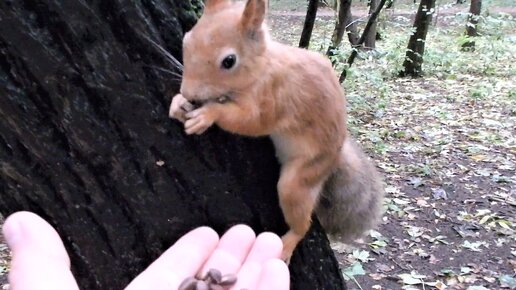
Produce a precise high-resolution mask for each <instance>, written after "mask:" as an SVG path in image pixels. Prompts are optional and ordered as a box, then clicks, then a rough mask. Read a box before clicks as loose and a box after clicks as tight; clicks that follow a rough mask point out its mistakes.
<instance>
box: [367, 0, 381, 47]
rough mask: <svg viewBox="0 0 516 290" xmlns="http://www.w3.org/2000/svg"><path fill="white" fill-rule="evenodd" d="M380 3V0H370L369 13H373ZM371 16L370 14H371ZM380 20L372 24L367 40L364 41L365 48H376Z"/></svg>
mask: <svg viewBox="0 0 516 290" xmlns="http://www.w3.org/2000/svg"><path fill="white" fill-rule="evenodd" d="M377 4H378V0H370V2H369V5H370V6H369V15H371V14H373V12H374V11H375V10H376V6H377ZM369 17H370V16H369ZM377 23H378V21H376V20H375V21H374V22H373V24H372V25H371V29H370V30H369V32H368V33H367V35H366V38H365V42H364V49H365V50H374V49H375V48H376V27H377Z"/></svg>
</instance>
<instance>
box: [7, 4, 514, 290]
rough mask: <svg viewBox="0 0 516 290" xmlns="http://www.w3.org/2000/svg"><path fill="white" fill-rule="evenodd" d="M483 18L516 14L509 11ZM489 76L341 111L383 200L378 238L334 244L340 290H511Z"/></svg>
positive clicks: (395, 86)
mask: <svg viewBox="0 0 516 290" xmlns="http://www.w3.org/2000/svg"><path fill="white" fill-rule="evenodd" d="M466 11H467V6H466V5H462V6H459V7H455V6H453V7H452V6H450V7H448V8H446V7H441V8H440V12H439V13H441V14H440V15H441V16H442V17H443V18H442V19H444V18H445V16H446V15H454V14H456V13H461V12H466ZM491 11H494V12H503V13H508V14H512V15H513V16H516V7H509V8H496V9H491ZM389 13H390V14H389ZM366 14H367V12H366V10H365V9H362V10H360V9H359V10H356V11H354V15H355V16H357V17H362V16H365V15H366ZM387 14H388V18H389V19H391V20H394V19H397V17H399V16H402V17H410V16H411V15H412V14H413V13H412V12H411V11H408V10H402V9H399V10H397V11H396V10H394V12H388V13H387ZM332 15H333V12H332V11H330V10H323V11H322V12H321V13H320V16H321V17H323V18H331V16H332ZM361 15H362V16H361ZM439 17H440V16H439ZM303 19H304V13H303V12H299V11H273V12H272V13H271V16H270V19H269V22H270V25H271V27H272V30H273V31H281V33H277V32H276V33H274V36H275V37H276V38H277V39H281V40H283V41H286V42H289V41H290V42H292V43H294V42H293V41H292V40H293V39H298V37H299V35H300V31H301V27H302V22H303ZM446 24H447V23H446V21H445V20H443V22H442V25H446ZM328 29H329V28H322V31H323V33H328V32H329V30H328ZM320 30H321V29H320ZM330 32H331V31H330ZM496 73H497V72H494V74H495V75H494V76H492V87H493V89H492V90H491V91H489V92H488V93H486V95H482V94H483V93H482V92H483V91H480V93H478V94H480V96H479V97H478V98H471V95H475V91H473V92H472V91H471V90H468V89H464V88H475V87H476V86H477V84H478V77H479V75H476V76H474V77H471V78H469V77H460V78H458V79H455V80H453V79H451V80H449V79H448V80H442V79H439V78H437V77H429V78H424V79H398V78H392V79H387V80H385V81H384V84H383V87H385V88H386V89H387V90H388V92H389V94H388V95H389V97H386V98H387V99H384V100H382V101H383V102H385V105H384V106H382V107H381V109H375V110H374V111H373V112H371V111H370V110H364V111H361V110H357V111H350V116H351V117H352V118H353V121H354V122H356V124H355V125H354V126H353V130H352V132H353V135H354V136H355V137H356V138H357V139H358V140H359V141H360V142H361V144H362V145H363V146H364V147H365V148H366V150H367V151H368V153H369V154H370V155H371V157H372V158H373V159H374V160H375V161H376V163H377V165H378V167H379V168H380V170H381V171H382V172H383V174H384V179H385V184H386V192H387V194H386V203H385V210H386V212H385V215H384V220H383V222H382V224H381V225H380V226H379V228H378V229H377V231H375V232H372V233H371V234H370V236H368V237H367V238H365V239H364V240H363V241H362V242H359V243H357V244H356V245H354V246H353V247H350V246H345V245H342V244H340V243H338V242H335V243H333V247H334V250H335V253H336V255H337V257H338V259H339V262H340V263H341V266H342V269H343V273H345V274H346V277H348V279H349V281H348V282H347V284H348V288H349V289H363V290H365V289H376V290H379V289H402V288H403V289H445V288H446V289H468V290H481V289H515V288H516V281H515V278H514V277H515V274H516V234H515V231H514V228H515V225H516V175H515V171H516V139H515V136H516V76H515V74H514V71H513V70H510V68H509V73H499V75H496ZM479 74H481V73H479ZM480 77H482V76H480ZM486 81H488V80H486ZM444 84H445V85H444ZM368 100H369V99H365V100H364V101H366V102H367V101H368ZM371 100H372V101H375V102H376V101H377V99H375V98H373V97H372V99H371ZM357 124H358V125H357ZM379 140H380V141H379ZM1 223H2V220H1V217H0V224H1ZM1 241H2V236H1V234H0V289H8V288H7V285H6V278H5V275H4V274H5V273H6V272H7V270H8V264H7V262H8V258H9V253H8V250H7V247H6V246H5V244H2V243H1Z"/></svg>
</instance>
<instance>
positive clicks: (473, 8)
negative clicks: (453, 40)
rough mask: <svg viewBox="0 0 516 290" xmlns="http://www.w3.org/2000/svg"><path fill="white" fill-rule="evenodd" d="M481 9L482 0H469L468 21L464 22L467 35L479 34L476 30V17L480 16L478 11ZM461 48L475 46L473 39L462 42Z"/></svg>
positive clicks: (466, 48)
mask: <svg viewBox="0 0 516 290" xmlns="http://www.w3.org/2000/svg"><path fill="white" fill-rule="evenodd" d="M481 10H482V0H471V5H470V6H469V15H468V22H467V23H466V35H467V36H468V37H470V38H471V37H475V36H479V35H480V34H479V33H478V31H477V24H478V19H479V18H480V11H481ZM462 47H463V49H465V50H468V49H473V48H474V47H475V41H474V40H472V39H468V40H467V41H466V42H464V43H463V44H462Z"/></svg>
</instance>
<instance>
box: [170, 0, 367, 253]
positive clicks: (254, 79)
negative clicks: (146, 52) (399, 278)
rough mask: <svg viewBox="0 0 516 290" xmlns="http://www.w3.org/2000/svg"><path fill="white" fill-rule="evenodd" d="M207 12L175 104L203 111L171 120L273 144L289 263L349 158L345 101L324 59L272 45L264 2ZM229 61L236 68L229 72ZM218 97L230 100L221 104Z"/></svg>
mask: <svg viewBox="0 0 516 290" xmlns="http://www.w3.org/2000/svg"><path fill="white" fill-rule="evenodd" d="M206 5H207V12H206V13H205V14H204V15H203V16H202V17H201V18H200V19H199V21H198V23H197V24H196V26H195V27H194V28H193V29H192V30H191V31H190V32H189V33H188V34H187V35H186V36H185V39H184V49H183V53H184V56H183V59H184V73H183V82H182V85H181V94H180V95H177V96H176V97H175V99H176V102H187V101H192V102H194V101H196V102H197V101H202V102H203V103H204V105H203V106H202V107H200V108H198V109H196V110H193V111H191V112H188V113H185V112H183V111H181V110H178V109H177V108H178V106H177V105H174V102H173V105H172V108H171V116H172V117H175V118H178V119H180V120H186V122H185V128H186V132H187V133H188V134H200V133H202V132H204V131H205V130H206V129H207V128H208V127H210V126H211V125H212V124H217V125H218V126H219V127H221V128H222V129H224V130H227V131H230V132H233V133H236V134H242V135H248V136H263V135H270V136H271V138H272V140H273V142H274V144H275V147H276V153H277V155H278V158H279V160H280V161H281V163H282V169H281V175H280V180H279V182H278V193H279V198H280V204H281V208H282V210H283V213H284V216H285V220H286V222H287V224H288V225H289V226H290V231H289V232H288V233H287V234H285V236H284V237H283V242H284V250H283V258H284V259H286V260H288V259H289V258H290V256H291V255H292V252H293V251H294V249H295V247H296V245H297V244H298V243H299V241H300V240H301V239H302V238H303V237H304V236H305V234H306V232H307V231H308V229H309V227H310V224H311V215H312V213H313V212H314V210H315V209H316V208H317V206H318V200H319V196H320V194H321V189H322V188H323V186H324V185H325V181H326V180H327V179H328V178H329V177H330V176H331V175H332V174H333V173H334V172H336V171H338V169H339V166H340V164H341V163H342V162H341V161H340V160H341V159H342V154H346V152H343V151H342V150H343V144H345V140H346V136H347V129H346V111H345V98H344V93H343V90H342V88H341V86H340V83H339V82H338V79H337V77H336V76H335V73H334V71H333V68H332V66H331V63H330V62H329V61H328V60H327V59H326V58H325V57H323V56H321V55H320V54H318V53H314V52H310V51H308V50H304V49H299V48H295V47H291V46H286V45H283V44H280V43H277V42H274V41H271V40H270V39H269V35H268V32H267V28H266V26H265V24H264V23H263V22H264V16H265V13H266V1H265V0H248V1H247V3H246V4H245V5H244V4H243V3H234V2H232V1H229V0H209V1H208V2H207V4H206ZM230 54H234V55H236V57H237V62H236V65H235V67H233V68H231V69H224V68H222V67H221V62H222V60H223V59H224V58H225V57H226V56H227V55H230ZM221 96H227V97H228V100H226V101H221V102H218V101H217V99H218V98H220V97H221ZM349 154H351V155H354V156H355V155H357V154H356V152H354V151H350V153H349ZM364 162H367V161H364ZM373 170H374V169H373ZM373 173H375V172H373ZM358 198H360V197H358Z"/></svg>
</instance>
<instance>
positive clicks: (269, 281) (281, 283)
mask: <svg viewBox="0 0 516 290" xmlns="http://www.w3.org/2000/svg"><path fill="white" fill-rule="evenodd" d="M235 289H239V288H235ZM254 289H257V290H270V289H275V290H288V289H290V273H289V271H288V267H287V264H285V262H283V261H282V260H280V259H272V260H269V261H267V263H265V265H264V266H263V270H262V272H261V273H260V278H259V283H258V287H256V288H254Z"/></svg>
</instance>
